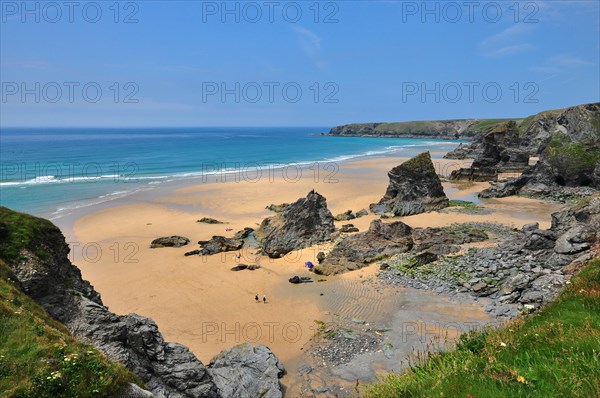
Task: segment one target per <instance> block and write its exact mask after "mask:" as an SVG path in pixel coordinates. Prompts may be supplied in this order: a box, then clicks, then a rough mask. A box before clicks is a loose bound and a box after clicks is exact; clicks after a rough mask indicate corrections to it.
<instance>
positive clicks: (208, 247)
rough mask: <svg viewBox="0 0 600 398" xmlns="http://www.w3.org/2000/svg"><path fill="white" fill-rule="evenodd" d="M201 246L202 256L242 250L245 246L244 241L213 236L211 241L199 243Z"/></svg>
mask: <svg viewBox="0 0 600 398" xmlns="http://www.w3.org/2000/svg"><path fill="white" fill-rule="evenodd" d="M198 244H199V245H200V246H201V249H200V254H201V255H203V256H210V255H212V254H217V253H222V252H230V251H235V250H240V249H241V248H242V247H243V246H244V241H243V240H242V239H236V238H226V237H224V236H218V235H217V236H213V237H212V238H211V239H210V240H201V241H199V242H198Z"/></svg>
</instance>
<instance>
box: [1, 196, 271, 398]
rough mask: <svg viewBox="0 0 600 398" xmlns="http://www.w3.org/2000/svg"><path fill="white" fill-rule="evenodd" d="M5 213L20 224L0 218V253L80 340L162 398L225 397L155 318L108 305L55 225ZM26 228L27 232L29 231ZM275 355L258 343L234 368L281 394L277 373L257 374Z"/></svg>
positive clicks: (27, 287)
mask: <svg viewBox="0 0 600 398" xmlns="http://www.w3.org/2000/svg"><path fill="white" fill-rule="evenodd" d="M0 211H1V214H2V217H3V218H4V217H7V219H8V218H11V219H14V218H16V217H18V218H20V220H21V221H20V222H19V224H20V225H19V228H16V227H15V226H11V224H10V223H9V222H4V220H0V225H2V226H3V228H2V230H3V231H4V232H3V234H2V235H1V236H0V249H2V250H0V253H1V254H0V258H2V259H3V260H4V261H5V262H6V264H7V265H8V266H9V267H10V268H11V271H12V272H13V273H14V276H15V277H16V278H17V281H18V282H19V284H20V287H21V289H22V290H23V292H24V293H25V294H27V295H29V296H30V297H31V298H33V299H34V300H35V301H36V302H37V303H38V304H40V305H41V306H42V307H43V308H44V309H45V310H46V311H47V312H48V313H49V314H50V315H51V316H52V317H53V318H55V319H56V320H58V321H59V322H61V323H63V324H64V325H65V326H66V327H67V329H68V330H69V331H70V332H71V334H73V336H74V337H75V338H77V339H79V340H81V341H83V342H86V343H89V344H92V345H93V346H95V347H96V348H97V349H98V350H100V351H102V352H103V353H104V354H106V355H107V356H108V357H109V358H110V359H112V360H115V361H118V362H121V363H123V364H124V365H126V366H127V367H128V368H130V369H131V370H133V371H134V372H135V373H136V374H137V375H138V376H139V377H140V378H141V379H142V381H143V382H144V383H145V384H146V386H147V387H148V388H149V389H150V390H151V392H152V393H153V394H154V396H156V397H167V398H198V397H209V398H213V397H214V398H219V397H224V396H223V395H221V394H219V392H218V391H217V386H216V384H215V383H214V382H213V380H212V378H211V375H210V374H209V372H208V369H207V367H206V366H205V365H203V364H202V362H200V361H199V360H198V359H197V358H196V357H195V356H194V354H192V353H191V352H190V351H189V349H188V348H187V347H184V346H182V345H180V344H176V343H169V342H165V341H164V339H163V337H162V334H161V333H160V331H159V330H158V327H157V325H156V324H155V323H154V322H153V321H152V320H151V319H149V318H146V317H143V316H140V315H137V314H129V315H117V314H114V313H112V312H110V311H109V310H108V308H107V307H105V306H104V305H103V303H102V300H101V297H100V294H99V293H98V292H96V291H95V290H94V288H93V287H92V286H91V285H90V283H89V282H87V281H85V280H83V279H82V277H81V272H80V271H79V269H78V268H77V267H75V266H74V265H73V264H71V262H70V261H69V258H68V253H69V250H70V249H69V246H68V245H67V243H66V241H65V238H64V236H63V235H62V233H61V232H60V230H59V229H58V228H57V227H56V226H54V225H53V224H52V223H51V222H49V221H47V220H43V219H39V218H35V217H32V216H29V215H26V214H21V213H16V212H13V211H11V210H9V209H6V208H3V207H0ZM23 228H28V230H27V231H26V232H25V233H24V232H23ZM17 234H20V235H19V236H17ZM23 234H24V235H23ZM15 241H16V242H18V243H19V246H18V247H15V243H14V242H15ZM269 355H271V356H273V354H272V353H271V351H270V350H269V349H268V348H266V347H261V346H258V347H256V348H255V349H254V350H251V351H250V352H249V354H248V355H245V356H240V357H238V358H237V359H236V361H237V365H236V366H237V369H239V371H238V370H236V371H238V373H240V374H242V373H243V372H244V371H248V372H250V373H251V376H248V375H243V374H242V376H241V377H244V378H246V379H248V380H249V379H253V380H255V382H256V385H255V386H254V387H253V386H249V387H248V388H250V389H251V390H252V391H254V390H256V389H257V388H258V387H260V386H266V385H269V386H271V388H272V390H262V391H266V393H268V394H273V395H272V396H277V395H276V394H277V393H278V392H279V393H280V388H279V383H278V381H277V376H275V378H274V380H270V377H272V374H271V373H264V374H262V375H261V376H260V377H257V375H256V374H255V372H253V371H252V367H253V366H255V365H254V364H255V363H256V362H257V361H262V360H263V358H265V357H268V356H269ZM273 357H274V356H273ZM224 366H225V365H223V366H221V368H223V367H224ZM222 371H223V372H224V371H225V370H222ZM261 388H262V387H261ZM133 390H134V391H137V392H136V393H138V392H139V391H138V390H137V389H135V388H133ZM141 396H143V394H142V395H141ZM269 396H270V395H269Z"/></svg>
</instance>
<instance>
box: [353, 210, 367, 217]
mask: <svg viewBox="0 0 600 398" xmlns="http://www.w3.org/2000/svg"><path fill="white" fill-rule="evenodd" d="M368 214H369V211H368V210H367V209H362V210H359V211H357V212H356V213H355V214H354V216H355V217H356V218H360V217H364V216H366V215H368Z"/></svg>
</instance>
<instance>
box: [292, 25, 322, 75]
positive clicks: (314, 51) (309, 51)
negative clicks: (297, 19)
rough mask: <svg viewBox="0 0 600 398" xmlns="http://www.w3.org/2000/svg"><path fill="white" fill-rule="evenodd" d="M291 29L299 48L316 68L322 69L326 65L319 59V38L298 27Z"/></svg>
mask: <svg viewBox="0 0 600 398" xmlns="http://www.w3.org/2000/svg"><path fill="white" fill-rule="evenodd" d="M293 29H294V31H295V32H296V36H297V37H298V41H299V44H300V48H302V50H303V51H304V52H305V53H306V55H308V57H309V58H310V59H312V60H313V62H314V63H315V64H316V65H317V66H318V67H320V68H322V67H324V66H325V65H326V63H325V62H324V61H323V60H322V58H321V38H320V37H319V36H318V35H317V34H315V33H314V32H312V31H310V30H308V29H306V28H303V27H300V26H294V27H293Z"/></svg>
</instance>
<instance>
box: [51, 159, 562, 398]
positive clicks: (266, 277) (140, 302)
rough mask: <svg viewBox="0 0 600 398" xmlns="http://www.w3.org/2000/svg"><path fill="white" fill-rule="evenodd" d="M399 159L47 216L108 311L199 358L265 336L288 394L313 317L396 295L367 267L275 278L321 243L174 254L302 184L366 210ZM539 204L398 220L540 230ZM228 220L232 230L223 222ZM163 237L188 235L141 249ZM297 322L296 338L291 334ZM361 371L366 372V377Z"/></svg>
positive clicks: (369, 309)
mask: <svg viewBox="0 0 600 398" xmlns="http://www.w3.org/2000/svg"><path fill="white" fill-rule="evenodd" d="M436 154H437V155H440V154H439V153H436ZM404 160H406V159H405V158H396V157H382V158H369V159H363V160H354V161H348V162H344V163H343V164H340V168H339V171H338V173H336V180H337V181H336V182H335V183H332V181H329V182H326V181H327V180H326V179H325V178H321V176H320V178H318V179H316V180H315V179H314V178H302V179H300V180H299V181H296V182H291V180H288V181H286V180H285V179H282V178H275V179H273V181H270V180H261V181H257V182H255V183H250V182H248V181H245V182H242V181H240V182H234V181H228V182H216V183H215V182H213V183H206V184H202V185H190V184H189V183H187V184H181V186H179V187H176V188H175V187H173V188H171V189H168V190H167V189H163V190H154V191H155V192H154V194H153V195H151V197H146V198H145V200H144V202H141V201H138V202H137V203H136V202H131V201H130V202H129V203H124V204H119V205H113V206H106V208H104V209H100V210H98V209H96V210H95V211H88V212H86V214H85V215H83V216H80V217H77V218H76V219H74V220H72V224H71V225H70V226H69V225H66V226H65V225H64V221H65V220H64V219H63V220H62V221H63V222H59V223H57V224H58V225H59V226H60V228H61V229H62V230H63V232H64V233H65V235H67V234H68V235H69V238H68V239H67V241H68V242H69V241H70V242H78V247H77V248H75V249H74V250H73V253H72V261H73V262H74V264H75V265H77V266H78V267H79V268H80V269H81V271H82V274H83V277H84V279H87V280H89V281H90V282H91V283H92V284H93V285H94V286H95V287H96V288H97V290H98V291H100V292H101V293H102V297H103V300H104V301H105V304H106V305H107V306H108V307H109V308H110V309H111V310H112V311H114V312H116V313H130V312H136V313H139V314H141V315H144V316H148V317H150V318H152V319H154V320H155V322H156V323H157V324H158V326H159V327H160V329H161V331H162V332H163V334H164V336H165V339H166V340H168V341H174V342H178V343H181V344H184V345H186V346H188V347H190V349H191V350H192V352H194V354H196V356H197V357H198V358H199V359H200V360H201V361H203V362H204V363H208V361H209V360H210V359H211V358H212V357H213V356H214V355H216V354H217V353H218V352H220V351H221V350H223V349H227V348H230V347H232V346H233V345H236V344H238V343H241V342H243V341H250V342H252V343H256V344H258V343H261V344H265V345H267V346H268V347H269V348H271V349H272V350H273V352H274V353H275V354H276V355H277V356H278V357H279V358H280V360H281V361H282V362H283V364H284V365H285V366H286V369H288V375H287V376H285V377H284V379H282V383H283V384H284V386H286V388H288V391H297V389H298V388H301V386H302V381H301V380H299V378H298V376H297V374H296V373H297V372H296V369H297V368H298V366H300V365H301V363H303V362H304V361H305V360H306V358H305V355H304V352H305V350H306V349H307V348H308V347H309V346H310V344H311V338H312V337H314V336H315V333H317V332H318V328H317V327H316V326H315V325H316V324H315V321H320V320H324V319H325V320H326V319H328V317H331V316H332V314H335V313H340V311H341V313H342V314H344V316H345V317H346V318H349V319H351V318H352V317H353V315H357V314H358V315H360V314H366V315H367V318H370V319H367V320H368V321H370V322H376V320H377V319H391V318H390V317H395V318H394V319H396V318H397V317H398V316H400V315H398V314H397V312H398V309H397V308H398V307H397V303H393V302H385V303H384V304H381V300H374V299H373V297H377V294H378V293H376V292H377V288H376V287H366V285H367V284H368V283H366V282H365V281H367V280H369V281H371V282H369V283H374V284H377V281H375V282H373V280H374V278H373V275H374V273H375V272H376V270H375V267H374V266H370V267H365V268H363V269H361V270H358V271H353V272H349V273H347V274H343V275H340V276H334V277H326V278H322V279H325V280H326V282H315V283H311V284H303V285H298V286H296V285H291V284H289V283H288V281H287V280H288V279H289V278H290V277H291V276H294V275H300V276H304V275H312V274H308V272H307V271H306V269H305V267H304V265H303V264H304V262H305V261H315V256H316V253H317V252H318V251H320V250H323V249H325V250H326V249H327V247H326V246H327V245H322V247H312V248H308V249H305V250H302V251H298V252H293V253H292V254H291V255H288V256H286V257H284V258H283V259H277V260H271V259H268V258H266V257H259V258H257V257H256V256H255V255H254V252H253V251H252V250H249V251H242V252H240V254H241V255H242V258H241V259H240V260H236V259H234V258H233V255H234V254H235V252H229V253H222V254H219V255H214V256H208V257H206V256H205V257H202V258H199V257H198V256H190V257H184V256H183V254H184V253H185V252H186V251H189V250H192V249H193V248H195V247H197V245H195V241H197V240H201V239H209V238H210V237H211V236H212V235H225V236H229V235H230V234H233V232H235V231H237V230H240V229H242V228H244V227H256V224H257V223H260V222H261V221H262V219H263V218H265V217H268V216H270V215H272V214H273V213H271V212H270V211H268V210H266V209H265V206H267V205H269V204H271V203H275V204H279V203H283V202H291V201H294V200H296V199H297V198H299V197H303V196H305V195H306V193H307V192H308V191H309V190H310V189H316V190H317V191H319V192H320V193H321V194H323V195H324V196H325V197H326V198H327V202H328V207H329V209H330V210H331V212H332V213H333V214H334V215H336V214H338V213H341V212H343V211H345V210H348V209H352V210H354V211H358V210H360V209H362V208H368V204H369V203H372V202H374V201H377V200H378V199H379V198H380V197H381V196H382V195H383V193H384V192H385V188H386V186H387V182H388V178H387V171H389V169H391V168H392V167H393V166H395V165H397V164H399V163H401V162H402V161H404ZM434 163H436V165H439V167H440V170H441V171H443V172H444V173H446V172H447V173H449V172H450V171H451V170H452V168H453V167H460V166H461V165H462V164H464V162H457V161H455V160H451V159H435V160H434ZM436 168H437V166H436ZM311 177H314V176H311ZM184 185H185V186H184ZM443 185H444V188H445V190H446V193H447V195H448V196H449V198H450V199H453V200H457V199H459V200H470V199H472V198H473V197H476V196H474V195H476V192H478V191H480V190H481V189H483V188H482V187H484V186H485V185H487V183H467V184H464V183H462V184H451V183H444V184H443ZM159 191H160V194H159ZM541 203H543V202H542V201H538V200H533V199H525V198H505V199H496V200H484V201H482V205H483V206H484V207H486V209H488V210H490V213H487V214H472V215H465V214H462V213H456V212H433V213H426V214H420V215H416V216H410V217H402V218H400V219H401V220H402V221H404V222H406V223H407V224H409V225H411V226H413V227H420V226H442V225H449V224H452V223H454V222H465V221H499V222H502V223H506V224H509V225H513V226H521V225H523V224H527V223H529V222H533V221H540V224H541V225H542V227H543V226H549V224H550V217H549V214H550V213H551V212H552V211H553V209H552V206H548V205H544V206H543V207H541V206H540V204H541ZM201 217H213V218H216V219H219V220H223V221H226V222H228V224H225V225H219V224H217V225H208V224H199V223H196V220H197V219H199V218H201ZM375 218H376V217H375V216H374V215H373V214H369V215H368V216H365V217H362V218H360V219H355V220H352V221H350V223H353V224H354V225H355V226H356V227H357V228H359V229H360V230H361V231H364V230H366V229H367V228H368V225H369V223H370V221H372V220H373V219H375ZM344 223H348V222H336V227H338V228H339V227H340V226H341V225H342V224H344ZM229 228H231V229H233V231H231V232H227V231H225V229H229ZM170 235H182V236H186V237H188V238H190V239H191V241H192V243H191V244H189V245H187V246H184V247H181V248H177V249H175V248H162V249H149V244H150V241H151V240H152V239H154V238H157V237H159V236H170ZM69 239H70V240H69ZM83 247H87V248H88V249H90V250H92V252H93V250H94V249H95V248H100V252H101V253H102V254H101V256H100V258H99V259H97V260H96V259H91V258H90V257H91V255H90V254H89V253H88V255H87V258H86V255H85V253H84V251H83V250H82V248H83ZM128 256H129V257H128ZM90 260H93V261H90ZM127 260H137V262H128V261H127ZM240 262H242V263H252V262H254V263H256V264H258V265H260V267H261V268H260V269H258V270H256V271H241V272H231V271H230V270H229V268H230V267H232V266H235V265H236V264H238V263H240ZM320 279H321V278H320ZM394 291H395V292H396V293H394V295H393V296H398V297H404V308H407V307H410V308H412V310H411V311H412V312H411V314H412V316H415V317H417V318H418V317H420V318H421V319H424V320H427V319H428V318H427V316H426V315H427V314H429V315H428V316H429V319H430V321H431V322H436V320H435V319H436V317H443V316H444V315H443V314H444V311H446V315H445V316H446V317H447V318H446V319H447V320H451V319H455V318H453V315H452V311H456V308H455V307H456V306H457V304H456V303H455V302H453V301H452V300H451V299H450V298H448V297H443V296H442V295H438V294H435V293H430V292H424V291H419V290H416V289H411V288H397V290H394ZM255 294H259V295H260V296H262V295H263V294H266V295H267V300H268V302H267V304H266V305H264V304H262V303H258V304H257V303H255V302H254V295H255ZM321 294H322V295H321ZM358 297H371V299H369V300H366V301H365V302H366V305H364V306H363V307H361V306H360V305H358V306H356V305H355V306H354V307H353V306H350V307H348V305H347V304H346V305H344V303H343V301H344V300H350V301H351V302H354V303H355V304H356V300H358ZM424 297H429V300H430V301H431V302H437V303H438V308H437V312H436V311H425V309H424V308H421V310H422V311H421V312H419V311H418V308H419V305H418V303H419V302H421V303H422V300H423V298H424ZM420 300H421V301H420ZM384 301H385V300H384ZM411 303H412V304H411ZM443 303H451V304H447V305H444V304H443ZM340 306H341V307H340ZM411 306H412V307H411ZM421 307H423V306H422V305H421ZM340 308H341V309H342V310H340ZM444 308H446V310H444ZM460 308H462V315H460V316H458V318H462V319H478V320H479V321H481V322H491V321H492V319H490V318H489V316H488V315H487V314H486V313H485V311H484V309H483V305H481V304H475V305H471V304H465V303H463V304H461V305H460ZM448 311H450V312H448ZM393 314H396V315H393ZM358 315H357V316H358ZM405 315H406V314H405ZM359 317H360V316H359ZM454 317H456V313H455V315H454ZM347 320H348V319H346V321H347ZM396 327H398V326H396ZM298 330H300V332H301V333H300V335H299V336H298V334H297V333H296V334H294V332H295V331H298ZM439 332H440V333H442V332H443V330H441V329H440V331H439ZM252 333H254V334H252ZM404 349H406V347H404ZM384 368H385V367H384ZM350 373H352V374H354V373H355V372H354V371H353V372H350ZM361 377H372V374H371V373H369V374H368V375H366V374H362V376H361Z"/></svg>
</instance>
